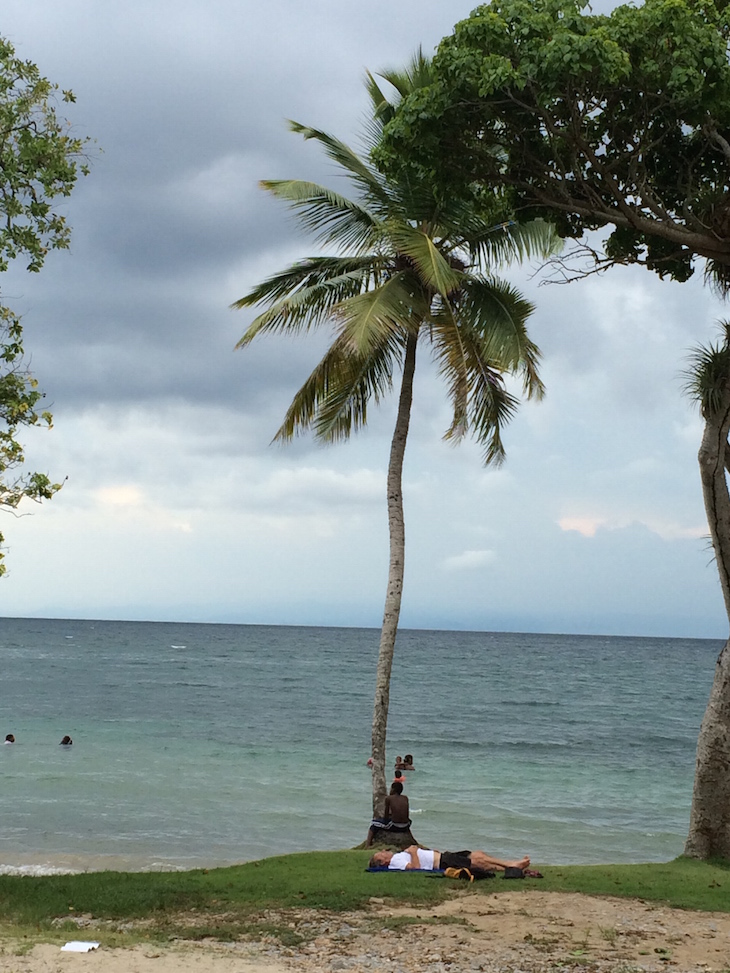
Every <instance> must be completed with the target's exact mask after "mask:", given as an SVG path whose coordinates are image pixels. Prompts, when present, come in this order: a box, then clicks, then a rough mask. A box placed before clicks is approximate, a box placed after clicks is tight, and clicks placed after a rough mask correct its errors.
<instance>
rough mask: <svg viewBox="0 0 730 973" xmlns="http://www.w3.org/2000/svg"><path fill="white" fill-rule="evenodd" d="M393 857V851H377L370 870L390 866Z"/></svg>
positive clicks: (371, 860)
mask: <svg viewBox="0 0 730 973" xmlns="http://www.w3.org/2000/svg"><path fill="white" fill-rule="evenodd" d="M392 857H393V852H392V851H376V852H375V854H374V855H373V857H372V858H371V859H370V868H382V867H383V866H384V865H390V859H391V858H392Z"/></svg>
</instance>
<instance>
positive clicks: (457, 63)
mask: <svg viewBox="0 0 730 973" xmlns="http://www.w3.org/2000/svg"><path fill="white" fill-rule="evenodd" d="M586 8H587V4H586V3H585V2H583V0H493V2H492V3H489V4H486V5H483V6H480V7H477V8H476V10H475V11H474V12H473V13H472V15H471V16H470V17H469V18H468V19H467V20H465V21H462V22H461V23H459V24H457V26H456V27H455V29H454V32H453V35H451V36H449V37H447V38H445V39H444V41H443V42H442V43H441V46H440V48H439V51H438V54H437V56H436V58H435V59H434V70H433V82H432V84H430V85H429V86H428V87H426V88H423V89H421V90H419V91H417V92H415V93H414V94H413V95H411V96H410V97H409V98H407V99H405V100H404V102H403V104H402V106H401V108H400V110H399V111H398V113H397V115H396V118H395V119H394V121H393V122H392V123H391V125H390V126H389V128H388V130H387V132H386V137H385V141H384V145H383V147H382V148H381V150H380V159H381V161H382V162H384V163H385V165H386V169H387V171H388V172H390V173H392V174H400V175H401V176H402V175H403V173H409V174H411V176H412V177H413V176H415V177H417V178H419V179H428V180H430V181H431V182H432V184H433V185H436V186H439V187H441V189H442V190H443V191H449V192H456V193H458V194H459V195H461V196H462V197H463V198H470V197H473V196H474V195H475V194H477V195H478V194H480V193H483V192H484V191H485V188H486V189H487V190H489V189H490V188H491V187H494V186H502V187H508V188H509V191H510V193H511V195H512V199H513V201H514V205H515V207H516V209H517V211H518V212H519V213H521V214H524V216H525V217H529V216H534V215H536V214H542V215H545V216H546V217H547V218H549V219H551V220H553V221H554V222H555V223H556V226H557V228H558V231H559V232H560V233H561V235H562V236H564V237H573V238H579V237H582V236H583V234H584V233H585V231H586V230H592V229H596V228H599V227H605V226H610V227H611V228H612V230H611V234H610V236H609V239H608V242H607V246H606V256H607V259H608V262H622V263H643V264H645V265H646V266H647V267H649V268H650V269H651V270H654V271H656V272H657V273H659V274H660V275H662V276H664V275H669V276H671V277H673V278H675V279H677V280H686V279H687V278H688V277H689V276H690V274H691V273H692V271H693V266H694V263H695V259H696V257H697V256H701V257H705V258H707V259H708V260H709V261H711V262H712V264H713V267H714V269H715V273H716V277H717V279H718V280H719V282H720V283H721V284H722V283H723V282H724V281H726V280H729V279H730V271H728V270H727V269H726V268H728V267H730V196H729V195H728V190H729V185H728V173H729V171H730V64H729V63H728V36H729V27H728V12H727V10H726V6H725V2H718V3H716V4H713V3H712V0H646V2H645V3H643V4H641V5H637V6H634V5H628V4H625V5H622V6H619V7H617V8H616V9H615V10H613V12H612V13H611V14H610V15H597V14H595V15H594V14H591V13H587V12H585V9H586ZM587 9H590V8H587Z"/></svg>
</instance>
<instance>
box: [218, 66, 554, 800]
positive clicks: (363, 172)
mask: <svg viewBox="0 0 730 973" xmlns="http://www.w3.org/2000/svg"><path fill="white" fill-rule="evenodd" d="M429 76H430V65H429V62H428V61H426V60H425V59H424V58H423V57H421V56H418V57H417V58H416V59H415V61H414V63H413V64H412V65H411V68H410V69H409V70H408V71H405V72H393V73H390V74H387V75H384V77H385V78H386V79H387V80H388V81H389V82H390V83H391V84H392V85H393V87H394V88H395V89H396V91H397V92H398V93H399V94H401V95H402V94H404V93H408V92H409V91H412V90H414V89H416V88H418V87H419V86H421V85H423V84H424V83H426V82H427V80H428V78H429ZM368 88H369V92H370V96H371V100H372V107H373V119H372V124H371V127H370V131H369V145H370V146H371V147H375V146H377V145H378V143H379V141H380V138H381V135H382V127H383V124H384V123H386V122H387V121H388V120H389V119H390V118H392V115H393V110H394V106H393V104H391V103H390V102H389V100H388V98H387V97H386V96H385V95H384V94H383V92H382V91H381V89H380V88H379V86H378V84H377V83H376V82H375V80H374V79H373V78H372V77H371V78H370V79H369V83H368ZM292 129H293V130H294V131H295V132H298V133H299V134H301V135H303V136H304V138H306V139H314V140H315V141H317V142H319V144H320V145H321V146H322V147H323V148H324V150H325V153H326V154H327V156H328V157H329V159H330V160H331V161H333V162H334V163H335V164H336V165H337V166H338V167H339V169H340V170H341V172H342V174H344V175H345V176H346V177H347V179H348V181H349V183H350V185H351V186H352V189H353V190H354V191H355V195H354V196H353V197H346V196H343V195H341V194H340V193H338V192H336V191H334V190H332V189H329V188H327V187H324V186H320V185H316V184H314V183H310V182H303V181H301V180H278V181H274V182H264V183H263V184H262V185H263V187H264V188H265V189H267V190H268V191H269V192H271V193H273V194H274V195H275V196H276V197H277V198H279V199H282V200H284V201H285V202H287V203H288V204H289V205H290V206H291V207H292V208H293V209H294V210H295V212H296V213H297V215H298V218H299V222H300V223H301V225H302V226H304V227H305V228H306V229H307V230H309V231H311V232H312V233H313V234H314V235H315V237H316V239H317V241H318V242H319V243H320V245H321V246H322V247H323V248H326V249H328V250H330V251H331V252H330V253H327V254H326V255H324V256H313V257H308V258H306V259H305V260H302V261H300V262H299V263H296V264H294V265H293V266H291V267H289V268H287V269H286V270H284V271H283V272H281V273H279V274H276V275H274V276H273V277H270V278H268V279H267V280H265V281H264V282H263V283H261V284H259V285H258V286H257V287H255V288H254V289H253V290H252V291H251V292H250V293H249V294H247V295H245V296H244V297H242V298H241V299H240V300H238V301H236V303H235V304H234V305H233V306H234V307H235V308H247V307H252V306H263V307H265V308H266V310H264V311H263V312H262V313H260V314H259V315H258V317H256V318H255V319H254V321H253V322H252V323H251V325H250V326H249V328H248V330H247V331H246V333H245V334H244V336H243V338H242V339H241V341H240V342H239V347H245V346H246V345H248V344H249V343H250V342H251V341H253V340H254V338H257V337H258V336H259V335H264V334H273V333H284V334H298V333H302V332H307V331H309V330H311V329H313V328H316V327H322V326H326V327H328V328H330V329H331V331H332V333H333V341H332V344H331V345H330V347H329V348H328V350H327V351H326V353H325V355H324V357H323V358H322V360H321V361H320V363H319V364H318V365H317V366H316V368H315V369H314V371H313V372H312V374H311V375H310V377H309V378H308V379H307V381H306V382H305V383H304V385H303V386H302V388H301V389H300V390H299V391H298V392H297V394H296V395H295V397H294V400H293V402H292V404H291V406H290V407H289V410H288V412H287V414H286V417H285V419H284V423H283V424H282V426H281V428H280V429H279V431H278V433H277V437H276V438H278V439H281V440H287V439H290V438H291V437H293V436H295V435H297V434H298V433H300V432H303V431H305V430H307V429H309V428H313V429H314V431H315V433H316V435H317V437H318V438H320V439H321V440H323V441H325V442H335V441H338V440H341V439H345V438H347V437H348V436H349V435H350V434H351V432H352V431H353V430H357V429H358V428H360V427H361V426H363V425H364V424H365V422H366V421H367V410H368V406H369V404H370V402H374V403H376V404H377V403H379V402H380V400H381V399H382V398H383V397H384V396H385V395H386V394H387V393H388V392H389V391H390V390H391V387H392V384H393V376H394V375H395V374H397V373H398V372H400V373H401V386H400V395H399V404H398V414H397V418H396V425H395V430H394V434H393V440H392V444H391V451H390V461H389V466H388V481H387V501H388V523H389V530H390V571H389V577H388V587H387V593H386V600H385V609H384V613H383V627H382V632H381V640H380V652H379V658H378V668H377V674H376V691H375V704H374V711H373V730H372V756H373V764H374V767H373V808H374V811H375V812H376V813H382V808H383V804H384V801H385V795H386V787H385V742H386V729H387V718H388V706H389V694H390V675H391V667H392V661H393V651H394V647H395V640H396V633H397V629H398V620H399V616H400V607H401V595H402V589H403V572H404V558H405V528H404V521H403V497H402V482H401V481H402V468H403V459H404V454H405V448H406V441H407V437H408V426H409V420H410V411H411V401H412V390H413V375H414V372H415V367H416V350H417V347H418V346H419V345H426V346H427V347H430V349H431V352H432V355H433V357H434V359H435V361H436V363H437V365H438V368H439V371H440V373H441V376H442V377H443V379H444V381H445V384H446V388H447V393H448V396H449V399H450V402H451V407H452V421H451V424H450V426H449V428H448V430H447V432H446V438H447V439H452V440H455V441H458V440H459V439H461V438H462V437H463V436H465V435H466V434H467V433H471V434H472V435H473V436H474V437H475V438H476V440H477V441H478V442H479V443H480V444H481V445H482V447H483V450H484V459H485V461H486V462H495V463H499V462H501V461H502V459H503V457H504V445H503V443H502V438H501V432H502V428H503V426H504V424H505V423H506V422H507V421H508V420H509V418H510V417H511V415H512V414H513V412H514V410H515V408H516V406H517V399H516V398H515V396H514V395H513V394H512V393H511V392H510V391H509V390H508V389H507V388H506V386H505V383H504V380H503V374H504V373H514V374H517V375H520V376H521V377H522V379H523V384H524V390H525V392H526V393H527V395H537V396H539V395H541V394H542V384H541V382H540V379H539V377H538V371H537V366H538V357H539V353H538V350H537V348H536V346H535V345H534V344H533V342H532V341H531V340H530V338H529V336H528V334H527V330H526V321H527V318H528V317H529V315H530V313H531V311H532V307H531V306H530V304H529V303H528V302H527V301H526V300H524V298H522V297H521V296H520V294H519V293H518V292H517V291H516V290H515V289H514V288H513V287H511V286H510V285H508V284H507V283H505V282H503V281H500V280H499V279H497V278H496V277H495V276H494V274H493V271H492V267H493V266H494V265H495V264H498V263H500V262H504V261H505V260H509V259H511V258H521V257H522V256H525V255H528V254H530V253H540V254H544V253H546V252H549V250H550V248H551V247H552V246H553V245H554V243H555V236H554V233H553V231H552V228H551V227H550V226H549V225H548V224H546V223H542V222H537V223H532V224H529V225H517V224H514V223H511V222H508V223H507V224H505V225H502V223H501V222H499V221H497V222H496V225H495V218H496V216H498V215H502V218H503V214H501V213H499V212H498V210H497V209H496V208H495V206H496V204H495V203H494V201H493V202H492V207H491V209H490V210H486V211H485V207H483V206H482V207H479V208H477V207H475V206H473V205H472V204H471V203H470V202H469V203H467V204H462V203H459V202H449V201H448V200H440V199H439V198H438V197H437V196H435V195H434V193H433V190H432V187H431V186H430V185H429V183H428V182H427V181H424V180H417V181H414V180H408V181H403V182H400V181H396V180H393V181H389V180H387V179H385V178H384V177H383V175H382V174H381V173H380V172H379V171H378V170H377V168H375V167H374V166H373V165H371V164H370V162H369V161H368V159H367V158H362V157H361V156H359V155H358V154H356V153H355V152H353V151H352V150H351V149H350V148H349V147H348V146H347V145H345V144H344V143H343V142H341V141H339V140H338V139H335V138H333V137H332V136H331V135H328V134H326V133H325V132H321V131H318V130H316V129H312V128H307V127H305V126H303V125H299V124H297V123H292Z"/></svg>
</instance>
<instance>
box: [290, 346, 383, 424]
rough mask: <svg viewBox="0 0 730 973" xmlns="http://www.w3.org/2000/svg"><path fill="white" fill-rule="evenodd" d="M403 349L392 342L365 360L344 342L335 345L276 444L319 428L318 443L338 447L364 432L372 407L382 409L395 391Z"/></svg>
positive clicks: (302, 392) (307, 385)
mask: <svg viewBox="0 0 730 973" xmlns="http://www.w3.org/2000/svg"><path fill="white" fill-rule="evenodd" d="M401 347H402V345H401V343H399V342H398V340H397V339H393V338H389V340H387V341H385V342H384V343H383V344H382V345H379V346H377V347H376V348H374V349H373V352H372V353H371V354H370V355H366V356H360V355H357V354H353V352H352V349H351V348H350V347H349V344H348V342H347V340H346V339H345V338H343V337H342V336H340V337H338V338H337V339H335V341H334V342H333V344H332V345H331V346H330V348H329V349H328V350H327V352H326V354H325V355H324V357H323V358H322V360H321V361H320V362H319V364H318V365H317V367H316V368H315V369H314V371H313V372H312V374H311V375H310V376H309V378H308V379H307V381H306V382H305V383H304V385H303V386H302V387H301V388H300V389H299V391H298V392H297V394H296V395H295V396H294V399H293V400H292V403H291V405H290V406H289V409H288V410H287V413H286V416H285V418H284V422H283V423H282V425H281V427H280V428H279V430H278V432H277V433H276V436H275V437H274V438H275V440H279V441H285V440H289V439H291V438H293V437H294V436H296V435H298V434H299V433H301V432H304V431H305V430H307V429H309V428H311V427H312V426H314V428H315V433H316V436H317V438H318V439H321V440H323V441H325V442H334V441H337V440H341V439H346V438H347V437H349V435H350V433H351V432H352V431H353V430H356V429H359V428H360V427H361V426H364V425H365V423H366V422H367V408H368V403H369V401H370V400H371V399H372V400H373V402H375V404H376V405H377V404H378V403H379V402H380V400H381V398H382V397H383V396H384V395H386V394H387V393H388V392H389V391H390V389H391V386H392V375H393V364H394V359H395V358H397V357H398V356H399V354H400V349H401Z"/></svg>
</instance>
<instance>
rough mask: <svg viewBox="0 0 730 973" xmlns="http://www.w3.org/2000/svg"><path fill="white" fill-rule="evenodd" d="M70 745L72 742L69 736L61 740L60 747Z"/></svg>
mask: <svg viewBox="0 0 730 973" xmlns="http://www.w3.org/2000/svg"><path fill="white" fill-rule="evenodd" d="M72 743H73V740H72V739H71V737H70V736H65V737H64V738H63V740H61V743H60V746H62V747H70V746H71V744H72Z"/></svg>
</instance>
